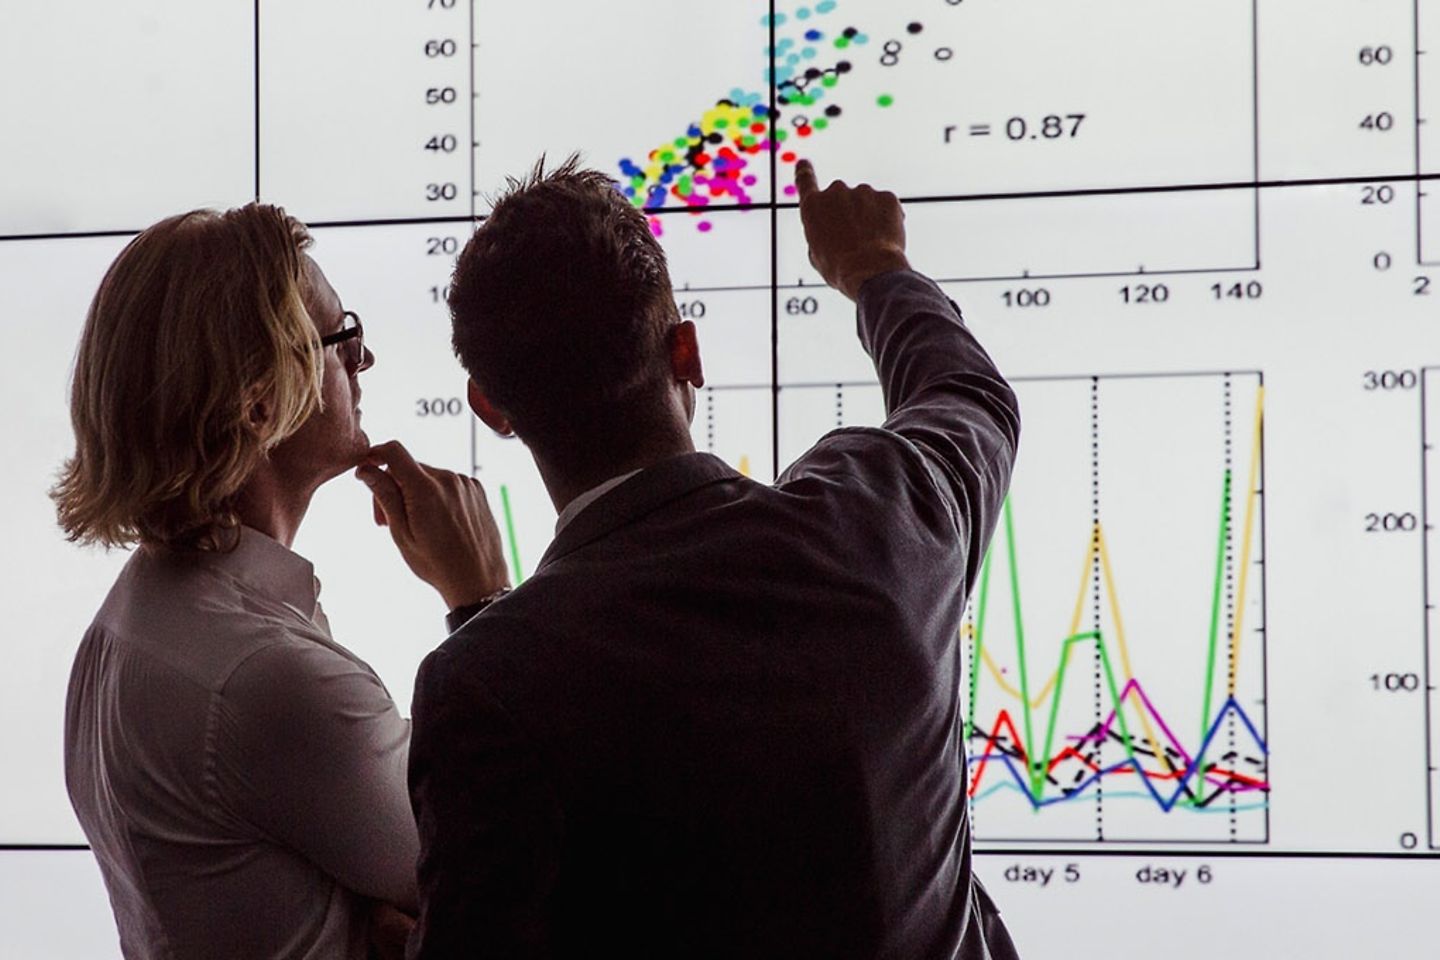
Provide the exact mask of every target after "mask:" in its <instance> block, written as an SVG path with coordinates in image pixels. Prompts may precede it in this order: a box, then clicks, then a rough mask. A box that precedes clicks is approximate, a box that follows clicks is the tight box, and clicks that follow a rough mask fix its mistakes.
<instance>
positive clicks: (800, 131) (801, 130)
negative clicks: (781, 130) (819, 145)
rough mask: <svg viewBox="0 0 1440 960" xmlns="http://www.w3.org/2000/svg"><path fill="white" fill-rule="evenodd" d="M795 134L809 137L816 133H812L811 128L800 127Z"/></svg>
mask: <svg viewBox="0 0 1440 960" xmlns="http://www.w3.org/2000/svg"><path fill="white" fill-rule="evenodd" d="M795 132H796V133H797V134H799V135H800V136H802V137H808V136H810V134H811V133H813V132H814V131H812V130H811V129H810V128H809V127H799V128H797V129H796V130H795Z"/></svg>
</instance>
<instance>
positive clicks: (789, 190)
mask: <svg viewBox="0 0 1440 960" xmlns="http://www.w3.org/2000/svg"><path fill="white" fill-rule="evenodd" d="M798 192H799V191H797V190H796V189H795V184H793V183H792V184H788V185H787V186H786V187H785V196H787V197H793V196H795V194H796V193H798Z"/></svg>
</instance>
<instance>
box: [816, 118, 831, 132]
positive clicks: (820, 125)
mask: <svg viewBox="0 0 1440 960" xmlns="http://www.w3.org/2000/svg"><path fill="white" fill-rule="evenodd" d="M814 126H815V129H816V130H824V129H825V128H826V127H828V126H830V121H829V120H826V119H825V118H824V117H820V118H819V119H818V120H816V121H815V125H814Z"/></svg>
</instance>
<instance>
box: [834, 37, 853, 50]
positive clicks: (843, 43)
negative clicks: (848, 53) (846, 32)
mask: <svg viewBox="0 0 1440 960" xmlns="http://www.w3.org/2000/svg"><path fill="white" fill-rule="evenodd" d="M848 46H850V38H849V37H836V38H835V49H836V50H844V49H845V48H846V47H848Z"/></svg>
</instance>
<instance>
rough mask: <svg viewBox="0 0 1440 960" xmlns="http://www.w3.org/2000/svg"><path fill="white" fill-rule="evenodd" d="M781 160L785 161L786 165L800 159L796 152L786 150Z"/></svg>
mask: <svg viewBox="0 0 1440 960" xmlns="http://www.w3.org/2000/svg"><path fill="white" fill-rule="evenodd" d="M780 159H781V160H784V161H785V162H786V163H794V162H795V161H796V160H798V159H800V158H799V157H798V156H796V155H795V152H794V151H792V150H786V151H785V152H784V153H782V154H780Z"/></svg>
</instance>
